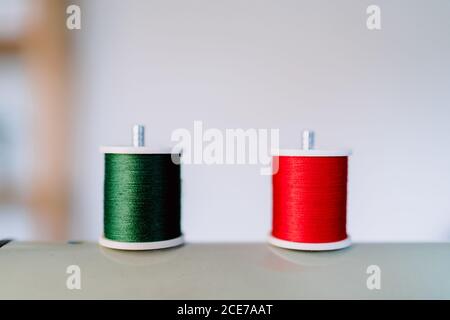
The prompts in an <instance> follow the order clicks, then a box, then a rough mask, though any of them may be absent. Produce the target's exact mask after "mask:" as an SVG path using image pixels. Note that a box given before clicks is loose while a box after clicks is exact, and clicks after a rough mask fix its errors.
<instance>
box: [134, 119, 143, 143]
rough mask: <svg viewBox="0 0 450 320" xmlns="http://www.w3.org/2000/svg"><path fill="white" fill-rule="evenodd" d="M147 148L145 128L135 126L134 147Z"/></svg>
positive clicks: (138, 125)
mask: <svg viewBox="0 0 450 320" xmlns="http://www.w3.org/2000/svg"><path fill="white" fill-rule="evenodd" d="M144 146H145V127H144V126H143V125H140V124H136V125H134V126H133V147H144Z"/></svg>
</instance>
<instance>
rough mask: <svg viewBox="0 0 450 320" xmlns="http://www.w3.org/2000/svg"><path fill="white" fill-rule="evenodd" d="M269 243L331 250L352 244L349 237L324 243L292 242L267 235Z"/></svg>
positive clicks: (301, 248) (277, 245)
mask: <svg viewBox="0 0 450 320" xmlns="http://www.w3.org/2000/svg"><path fill="white" fill-rule="evenodd" d="M268 241H269V243H270V244H272V245H274V246H276V247H280V248H284V249H291V250H303V251H331V250H338V249H343V248H346V247H349V246H350V245H351V244H352V241H351V240H350V237H347V238H346V239H344V240H341V241H336V242H325V243H307V242H293V241H287V240H282V239H279V238H276V237H274V236H272V235H270V236H269V239H268Z"/></svg>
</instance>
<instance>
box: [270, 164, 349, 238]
mask: <svg viewBox="0 0 450 320" xmlns="http://www.w3.org/2000/svg"><path fill="white" fill-rule="evenodd" d="M347 159H348V158H347V157H306V156H277V157H274V161H276V162H278V163H277V165H278V172H277V173H276V174H274V175H273V178H272V183H273V229H272V236H274V237H276V238H278V239H282V240H286V241H293V242H303V243H326V242H335V241H341V240H344V239H346V238H347V231H346V222H347V217H346V215H347V213H346V211H347V163H348V161H347Z"/></svg>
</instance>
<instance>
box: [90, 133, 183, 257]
mask: <svg viewBox="0 0 450 320" xmlns="http://www.w3.org/2000/svg"><path fill="white" fill-rule="evenodd" d="M100 152H101V153H105V154H107V153H108V154H171V155H172V161H173V160H174V158H173V156H174V155H175V156H178V155H179V154H178V153H174V152H171V150H170V149H167V150H154V149H151V148H148V147H145V127H144V126H143V125H134V126H133V146H132V147H129V146H111V147H100ZM98 242H99V244H100V245H102V246H103V247H107V248H111V249H119V250H156V249H165V248H170V247H176V246H179V245H181V244H183V243H184V237H183V235H180V236H179V237H177V238H174V239H168V240H163V241H152V242H121V241H115V240H111V239H107V238H105V236H104V235H102V236H101V237H100V238H99V241H98Z"/></svg>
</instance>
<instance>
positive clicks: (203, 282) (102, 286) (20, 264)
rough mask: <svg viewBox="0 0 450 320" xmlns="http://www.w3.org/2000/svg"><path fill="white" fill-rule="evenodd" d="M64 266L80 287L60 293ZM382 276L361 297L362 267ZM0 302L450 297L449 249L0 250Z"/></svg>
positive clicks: (86, 246) (26, 246) (88, 246)
mask: <svg viewBox="0 0 450 320" xmlns="http://www.w3.org/2000/svg"><path fill="white" fill-rule="evenodd" d="M70 265H76V266H79V269H80V272H81V276H80V277H79V280H80V283H81V289H80V290H77V289H72V290H69V289H68V288H67V283H66V282H67V279H68V277H70V276H71V274H67V273H66V271H67V268H68V266H70ZM370 265H376V266H377V267H379V270H380V271H381V275H380V277H379V279H380V284H381V288H380V289H372V290H369V289H368V287H367V279H368V277H370V276H371V275H370V274H367V268H368V267H369V266H370ZM0 298H1V299H9V298H41V299H48V298H58V299H72V298H73V299H92V298H101V299H122V298H125V299H411V298H412V299H450V244H448V243H442V244H437V243H428V244H420V243H419V244H354V245H353V246H352V247H350V248H348V249H344V250H340V251H333V252H298V251H290V250H284V249H279V248H275V247H272V246H269V245H266V244H261V243H260V244H253V243H248V244H246V243H243V244H186V245H184V246H181V247H178V248H173V249H166V250H157V251H146V252H125V251H115V250H111V249H105V248H101V247H99V246H98V245H97V244H96V243H80V244H40V243H25V242H11V243H9V244H7V245H5V246H3V247H2V248H0Z"/></svg>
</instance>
